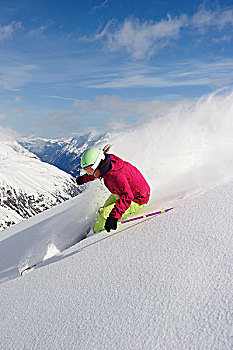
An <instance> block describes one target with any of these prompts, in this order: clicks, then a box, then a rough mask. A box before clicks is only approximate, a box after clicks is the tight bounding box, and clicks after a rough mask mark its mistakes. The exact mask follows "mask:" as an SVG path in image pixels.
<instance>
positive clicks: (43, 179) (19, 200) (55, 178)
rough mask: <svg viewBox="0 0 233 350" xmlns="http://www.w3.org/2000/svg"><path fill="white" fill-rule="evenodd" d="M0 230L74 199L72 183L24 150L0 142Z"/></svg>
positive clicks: (77, 191) (20, 147)
mask: <svg viewBox="0 0 233 350" xmlns="http://www.w3.org/2000/svg"><path fill="white" fill-rule="evenodd" d="M0 169H1V172H0V184H1V192H0V214H1V219H0V229H1V230H2V229H4V228H6V227H9V226H11V225H12V224H15V223H18V222H19V221H21V220H22V219H25V218H28V217H30V216H33V215H35V214H36V213H40V212H42V211H44V210H45V209H48V208H51V207H52V206H54V205H56V204H58V203H61V202H63V201H64V200H67V199H70V198H71V197H74V196H75V195H77V194H78V193H79V192H80V190H78V189H77V186H76V184H75V181H74V179H73V178H72V177H71V176H70V175H68V174H66V173H64V172H63V171H61V170H59V169H57V168H56V167H54V166H52V165H50V164H46V163H44V162H41V160H40V159H39V158H38V157H37V156H36V155H34V154H33V153H31V152H29V151H28V150H26V149H24V148H23V147H22V146H21V145H20V144H19V143H17V142H16V141H9V142H0Z"/></svg>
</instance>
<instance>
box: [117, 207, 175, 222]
mask: <svg viewBox="0 0 233 350" xmlns="http://www.w3.org/2000/svg"><path fill="white" fill-rule="evenodd" d="M172 209H174V208H168V209H164V210H160V211H156V212H154V213H150V214H146V215H141V216H137V217H136V218H133V219H128V220H123V221H120V222H119V224H125V223H127V222H132V221H136V220H140V219H145V218H150V217H152V216H155V215H159V214H163V213H167V212H168V211H170V210H172Z"/></svg>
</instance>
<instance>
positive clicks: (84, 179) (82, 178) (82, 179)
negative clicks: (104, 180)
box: [76, 174, 96, 185]
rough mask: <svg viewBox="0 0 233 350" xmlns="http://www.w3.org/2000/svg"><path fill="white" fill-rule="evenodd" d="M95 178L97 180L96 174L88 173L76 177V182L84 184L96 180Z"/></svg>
mask: <svg viewBox="0 0 233 350" xmlns="http://www.w3.org/2000/svg"><path fill="white" fill-rule="evenodd" d="M94 180H96V178H95V176H94V175H88V174H85V175H82V176H79V177H77V178H76V182H77V184H78V185H83V184H85V183H87V182H90V181H94Z"/></svg>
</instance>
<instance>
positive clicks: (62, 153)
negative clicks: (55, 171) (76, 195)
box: [18, 132, 109, 176]
mask: <svg viewBox="0 0 233 350" xmlns="http://www.w3.org/2000/svg"><path fill="white" fill-rule="evenodd" d="M108 139H109V136H108V135H105V134H104V135H99V134H95V133H93V132H90V133H88V134H85V135H82V136H79V137H78V136H77V137H73V138H68V139H65V138H62V139H56V140H52V139H43V138H38V137H37V138H23V139H20V140H19V141H18V142H19V143H20V144H21V145H22V146H23V147H24V148H26V149H28V150H29V151H31V152H32V153H34V154H36V155H37V156H38V157H39V158H40V159H41V160H42V161H44V162H47V163H49V164H52V165H55V166H56V167H58V168H59V169H61V170H64V171H66V172H67V173H69V174H71V175H73V176H78V175H79V174H80V170H81V165H80V162H81V160H80V157H81V155H82V153H83V152H84V151H85V150H86V149H88V148H90V147H98V146H99V145H100V144H103V143H104V142H107V141H108Z"/></svg>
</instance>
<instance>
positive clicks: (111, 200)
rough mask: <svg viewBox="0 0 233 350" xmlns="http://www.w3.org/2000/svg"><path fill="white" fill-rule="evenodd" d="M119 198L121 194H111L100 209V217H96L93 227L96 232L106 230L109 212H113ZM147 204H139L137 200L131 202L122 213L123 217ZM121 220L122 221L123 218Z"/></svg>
mask: <svg viewBox="0 0 233 350" xmlns="http://www.w3.org/2000/svg"><path fill="white" fill-rule="evenodd" d="M118 198H119V196H117V195H115V194H111V195H110V196H109V197H108V199H107V200H106V202H105V203H104V206H103V207H101V208H100V209H99V211H98V217H97V219H96V222H95V225H94V228H93V231H94V232H100V231H103V230H104V226H105V221H106V219H107V218H108V216H109V214H110V213H111V211H112V209H113V208H114V206H115V203H116V201H117V199H118ZM145 205H146V204H138V203H135V202H131V204H130V207H129V208H128V209H127V210H126V212H125V213H124V214H123V215H122V218H123V217H124V216H126V215H129V214H133V213H135V212H136V211H138V210H139V209H142V208H143V207H145ZM119 221H121V219H120V220H119Z"/></svg>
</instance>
